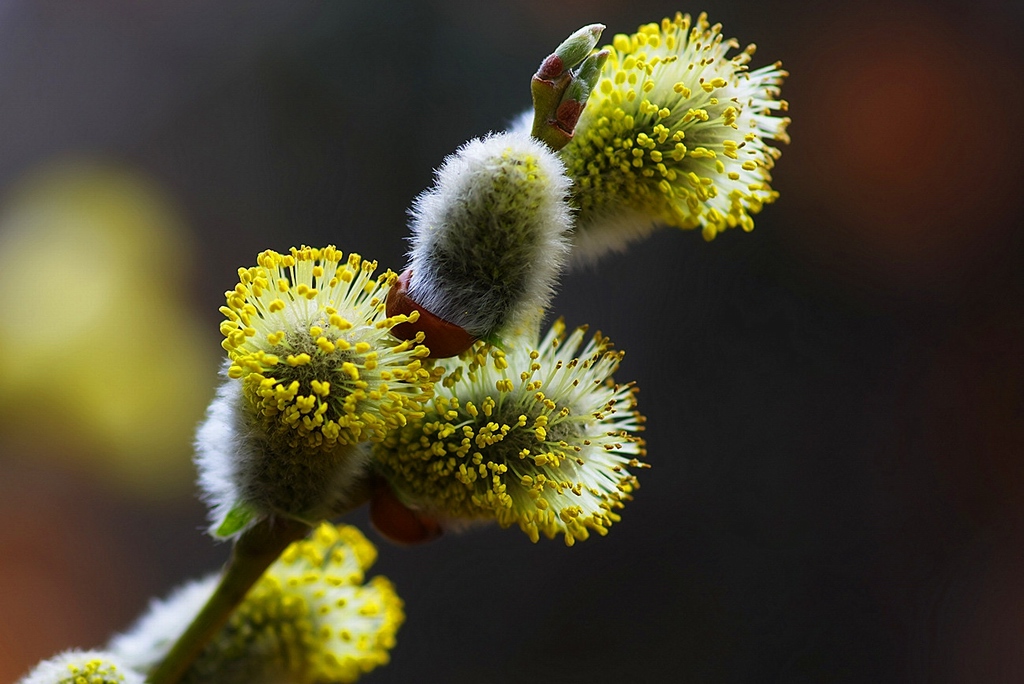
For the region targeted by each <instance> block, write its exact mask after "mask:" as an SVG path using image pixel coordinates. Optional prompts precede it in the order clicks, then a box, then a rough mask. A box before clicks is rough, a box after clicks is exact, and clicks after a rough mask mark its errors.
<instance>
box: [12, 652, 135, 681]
mask: <svg viewBox="0 0 1024 684" xmlns="http://www.w3.org/2000/svg"><path fill="white" fill-rule="evenodd" d="M127 665H128V663H127V662H126V661H123V660H122V659H120V658H118V657H117V656H116V655H114V654H112V653H107V652H105V651H79V650H72V651H65V652H64V653H61V654H59V655H56V656H54V657H52V658H50V659H49V660H44V661H43V662H41V663H39V664H38V665H36V666H35V668H33V670H32V671H31V672H29V673H28V674H27V675H25V676H24V677H22V678H21V679H19V680H18V682H17V684H77V683H78V682H79V681H87V682H89V684H142V682H143V677H142V675H141V674H139V673H138V672H135V671H134V670H131V669H129V667H128V666H127Z"/></svg>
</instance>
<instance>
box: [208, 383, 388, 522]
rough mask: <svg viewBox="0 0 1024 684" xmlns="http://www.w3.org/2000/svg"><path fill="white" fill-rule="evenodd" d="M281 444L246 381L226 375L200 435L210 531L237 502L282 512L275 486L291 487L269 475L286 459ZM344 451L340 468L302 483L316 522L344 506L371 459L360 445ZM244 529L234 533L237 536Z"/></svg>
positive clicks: (262, 513)
mask: <svg viewBox="0 0 1024 684" xmlns="http://www.w3.org/2000/svg"><path fill="white" fill-rule="evenodd" d="M278 448H279V447H278V446H277V445H276V443H275V442H274V440H272V439H270V438H268V437H267V436H266V435H265V434H264V432H263V428H262V427H261V426H260V425H259V424H258V423H257V421H256V420H254V417H253V415H252V409H251V407H250V406H249V405H248V404H247V403H246V401H245V397H244V396H243V394H242V385H241V383H240V382H239V381H237V380H233V379H231V378H227V379H226V380H225V382H224V384H222V385H221V386H220V388H218V390H217V394H216V396H215V397H214V400H213V402H211V403H210V407H209V408H208V409H207V412H206V418H205V419H204V420H203V422H202V424H200V426H199V429H198V430H197V432H196V440H195V461H196V468H197V470H198V471H199V486H200V489H201V490H202V498H203V500H204V501H205V503H206V504H207V506H208V508H209V520H210V528H209V529H210V533H211V534H213V535H214V536H218V535H217V534H216V530H217V527H218V526H219V525H220V523H221V522H222V521H223V520H224V518H225V516H226V515H227V514H228V512H229V511H230V510H231V509H232V508H233V507H234V506H236V505H237V504H238V503H244V504H246V505H247V506H249V508H250V509H251V510H252V511H253V512H254V513H256V514H257V515H258V516H271V515H275V514H279V513H281V511H279V510H277V509H276V507H275V503H276V501H275V497H276V498H277V499H281V498H282V497H281V496H279V495H278V494H277V492H276V491H275V488H276V487H277V486H278V485H280V486H282V487H284V486H287V482H284V481H281V478H273V477H270V478H268V476H267V473H276V472H278V471H279V470H280V468H281V466H280V463H282V462H287V459H283V458H281V454H278V453H277V452H276V450H277V449H278ZM342 450H343V451H345V452H346V454H347V456H348V457H347V458H343V459H336V465H335V467H330V468H325V469H324V471H325V472H323V473H321V476H320V477H317V478H315V479H311V480H310V481H308V482H307V483H306V486H305V487H304V488H303V496H304V497H306V498H309V497H312V499H311V500H315V501H316V502H317V503H315V506H314V507H313V508H310V509H309V510H303V511H301V512H302V513H303V514H305V515H307V516H309V518H310V520H311V522H315V520H316V519H318V518H319V517H329V516H330V515H331V514H332V513H333V512H334V510H343V509H344V507H345V505H346V503H347V501H348V497H349V494H350V492H351V490H352V487H353V483H354V482H355V481H356V480H357V478H358V475H359V474H360V473H362V471H363V469H364V468H365V466H366V463H367V462H368V460H369V456H368V455H367V453H366V452H365V450H364V449H363V448H362V447H360V446H359V445H338V447H337V448H336V451H342ZM321 460H326V459H321ZM275 465H276V470H275ZM268 479H269V480H271V482H268ZM289 512H291V513H297V512H299V511H289ZM255 520H256V519H254V520H253V521H252V522H255ZM244 529H245V528H242V529H240V530H238V531H236V532H235V533H233V534H232V535H229V536H237V534H239V533H241V532H242V531H243V530H244Z"/></svg>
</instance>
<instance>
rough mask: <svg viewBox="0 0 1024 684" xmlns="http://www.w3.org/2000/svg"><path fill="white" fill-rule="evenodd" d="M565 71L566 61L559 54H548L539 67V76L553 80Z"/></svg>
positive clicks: (546, 79)
mask: <svg viewBox="0 0 1024 684" xmlns="http://www.w3.org/2000/svg"><path fill="white" fill-rule="evenodd" d="M564 71H565V63H564V62H563V61H562V58H561V57H559V56H558V55H548V56H547V57H545V58H544V61H543V62H541V63H540V67H538V69H537V78H540V79H543V80H545V81H553V80H555V79H556V78H558V77H559V76H561V75H562V73H563V72H564Z"/></svg>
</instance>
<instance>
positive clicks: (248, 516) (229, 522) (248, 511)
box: [214, 501, 256, 537]
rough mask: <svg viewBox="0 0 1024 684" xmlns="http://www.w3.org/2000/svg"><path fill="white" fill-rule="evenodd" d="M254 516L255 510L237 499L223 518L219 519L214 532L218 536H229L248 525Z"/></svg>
mask: <svg viewBox="0 0 1024 684" xmlns="http://www.w3.org/2000/svg"><path fill="white" fill-rule="evenodd" d="M255 517H256V511H255V510H253V509H252V507H251V506H249V504H247V503H245V502H243V501H239V502H238V503H236V504H235V505H234V506H233V507H232V508H231V510H230V511H228V514H227V515H225V516H224V519H223V520H221V521H220V526H218V527H217V531H216V532H215V533H214V534H216V535H217V536H218V537H230V536H231V535H233V534H234V533H235V532H238V531H239V530H241V529H242V528H243V527H245V526H246V525H248V524H249V522H250V521H251V520H252V519H253V518H255Z"/></svg>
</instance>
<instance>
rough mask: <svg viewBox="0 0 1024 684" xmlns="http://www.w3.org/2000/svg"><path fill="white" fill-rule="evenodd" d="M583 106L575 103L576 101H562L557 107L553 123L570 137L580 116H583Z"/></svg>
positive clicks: (581, 103)
mask: <svg viewBox="0 0 1024 684" xmlns="http://www.w3.org/2000/svg"><path fill="white" fill-rule="evenodd" d="M585 106H586V105H585V104H584V103H583V102H577V101H576V100H565V101H563V102H562V103H561V104H560V105H558V110H557V111H556V112H555V123H557V124H558V126H559V128H561V129H562V130H563V131H565V132H566V133H567V134H568V135H570V136H571V135H572V134H573V130H574V129H575V128H576V123H577V122H578V121H579V120H580V115H581V114H583V108H584V107H585Z"/></svg>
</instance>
